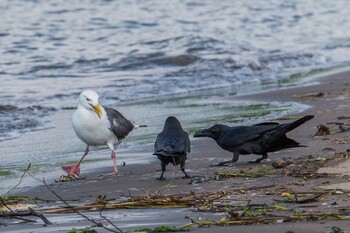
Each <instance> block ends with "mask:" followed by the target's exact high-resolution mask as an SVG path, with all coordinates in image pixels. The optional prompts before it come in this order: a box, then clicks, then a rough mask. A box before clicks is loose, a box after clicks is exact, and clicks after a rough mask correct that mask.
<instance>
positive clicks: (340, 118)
mask: <svg viewBox="0 0 350 233" xmlns="http://www.w3.org/2000/svg"><path fill="white" fill-rule="evenodd" d="M337 119H338V120H348V119H350V116H337Z"/></svg>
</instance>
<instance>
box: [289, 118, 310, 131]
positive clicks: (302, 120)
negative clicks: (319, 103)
mask: <svg viewBox="0 0 350 233" xmlns="http://www.w3.org/2000/svg"><path fill="white" fill-rule="evenodd" d="M312 118H314V116H313V115H307V116H304V117H302V118H300V119H299V120H296V121H294V122H292V123H289V124H286V125H285V127H284V129H285V130H286V132H289V131H291V130H293V129H295V128H297V127H298V126H300V125H302V124H304V123H305V122H307V121H309V120H311V119H312Z"/></svg>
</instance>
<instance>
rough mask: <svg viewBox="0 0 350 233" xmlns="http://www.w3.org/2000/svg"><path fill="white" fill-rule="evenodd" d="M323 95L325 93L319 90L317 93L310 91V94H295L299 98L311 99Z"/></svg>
mask: <svg viewBox="0 0 350 233" xmlns="http://www.w3.org/2000/svg"><path fill="white" fill-rule="evenodd" d="M323 96H325V93H324V92H322V91H321V92H318V93H311V94H306V95H301V96H297V98H298V99H300V100H312V99H316V98H320V97H323Z"/></svg>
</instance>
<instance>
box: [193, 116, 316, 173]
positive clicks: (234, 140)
mask: <svg viewBox="0 0 350 233" xmlns="http://www.w3.org/2000/svg"><path fill="white" fill-rule="evenodd" d="M313 117H314V116H313V115H308V116H304V117H302V118H300V119H298V120H296V121H294V122H291V123H287V124H278V123H276V122H264V123H260V124H257V125H252V126H235V127H229V126H227V125H221V124H216V125H214V126H212V127H210V128H208V129H203V130H200V131H198V132H197V133H195V134H194V135H193V137H210V138H213V139H214V140H215V141H216V143H217V144H218V145H219V146H220V147H221V148H222V149H224V150H227V151H230V152H232V153H233V158H232V160H228V161H223V162H220V163H218V164H214V166H224V165H226V164H229V163H231V164H232V163H235V162H236V161H237V160H238V158H239V155H240V154H242V155H246V154H257V155H262V157H261V158H258V159H256V160H255V161H251V163H260V161H261V160H263V159H266V158H267V156H268V154H267V153H268V152H274V151H278V150H283V149H286V148H292V147H301V145H300V144H299V143H298V142H296V141H294V140H293V139H290V138H288V137H287V136H286V133H288V132H289V131H291V130H293V129H295V128H297V127H298V126H300V125H302V124H304V123H305V122H306V121H308V120H311V119H312V118H313Z"/></svg>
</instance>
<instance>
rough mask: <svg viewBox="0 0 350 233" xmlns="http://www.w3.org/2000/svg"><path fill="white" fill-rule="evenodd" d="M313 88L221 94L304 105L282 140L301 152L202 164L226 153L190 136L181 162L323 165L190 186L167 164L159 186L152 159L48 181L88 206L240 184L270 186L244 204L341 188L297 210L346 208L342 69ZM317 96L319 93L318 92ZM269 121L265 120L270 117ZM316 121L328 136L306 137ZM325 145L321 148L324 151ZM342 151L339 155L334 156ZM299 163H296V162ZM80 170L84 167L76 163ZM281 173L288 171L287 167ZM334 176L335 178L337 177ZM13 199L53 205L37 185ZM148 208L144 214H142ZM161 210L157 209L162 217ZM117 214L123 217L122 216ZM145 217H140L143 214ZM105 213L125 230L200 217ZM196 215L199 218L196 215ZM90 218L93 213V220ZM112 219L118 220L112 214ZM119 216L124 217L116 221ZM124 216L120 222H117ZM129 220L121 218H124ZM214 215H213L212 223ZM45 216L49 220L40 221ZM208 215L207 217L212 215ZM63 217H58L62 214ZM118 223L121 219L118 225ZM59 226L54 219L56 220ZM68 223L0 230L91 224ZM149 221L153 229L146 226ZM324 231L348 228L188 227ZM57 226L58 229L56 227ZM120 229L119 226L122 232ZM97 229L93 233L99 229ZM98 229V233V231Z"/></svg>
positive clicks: (201, 173)
mask: <svg viewBox="0 0 350 233" xmlns="http://www.w3.org/2000/svg"><path fill="white" fill-rule="evenodd" d="M317 81H318V82H319V83H318V84H315V85H312V86H307V87H296V88H288V89H284V90H278V91H269V92H265V93H264V92H262V93H258V94H254V95H245V96H234V97H229V98H232V99H233V100H235V99H244V100H249V99H252V100H260V101H295V102H300V103H303V104H307V105H310V106H311V107H310V108H309V109H307V110H306V111H305V112H302V113H300V114H298V115H295V116H288V117H301V116H303V115H307V114H313V115H315V118H314V119H312V120H310V121H309V122H307V123H306V124H304V125H303V126H301V127H299V128H297V129H295V130H294V131H292V132H290V133H289V134H288V135H289V136H290V137H291V138H293V139H296V140H297V141H299V142H301V143H302V144H304V145H306V146H307V147H301V148H294V149H288V150H283V151H279V152H275V153H270V155H269V158H268V160H264V161H263V162H262V164H248V163H247V162H248V161H249V160H253V159H256V157H257V156H256V155H246V156H241V157H240V159H239V161H238V162H237V163H236V164H235V165H234V166H230V167H220V168H219V167H210V166H209V165H210V164H212V163H213V162H215V161H221V160H226V159H228V158H231V156H232V155H231V153H229V152H226V151H223V150H221V149H220V148H219V147H218V146H217V145H216V143H215V142H214V141H213V140H211V139H197V140H192V151H191V154H190V156H189V158H188V161H187V171H188V173H189V174H190V175H191V176H194V177H209V176H214V174H215V172H218V171H219V172H226V173H239V172H240V171H246V172H247V171H256V170H258V169H266V168H268V169H270V170H273V169H274V168H272V167H271V163H272V160H274V159H276V158H282V157H292V158H293V159H297V158H306V157H307V156H309V155H316V157H318V156H320V157H322V158H330V159H329V161H327V162H323V163H322V165H321V164H316V163H315V164H314V165H310V164H306V163H305V167H303V164H299V165H294V167H293V166H291V168H289V167H286V168H285V169H282V170H278V171H281V174H276V175H269V176H266V177H259V178H247V177H236V178H229V179H223V180H220V181H214V180H211V181H208V182H204V183H200V184H194V185H190V184H188V183H189V181H190V180H188V179H182V176H183V174H182V173H181V172H179V169H178V167H175V168H174V167H172V166H168V171H167V172H166V173H165V177H166V178H167V180H166V181H158V180H156V178H157V177H158V176H159V174H160V163H159V161H158V160H157V159H156V157H154V158H152V163H151V164H147V165H144V164H135V165H128V164H127V165H126V166H125V167H120V174H119V175H118V176H117V177H101V176H100V175H101V174H104V173H108V172H110V171H111V170H112V166H111V167H106V168H101V169H96V170H94V171H92V172H90V173H86V171H84V170H83V173H82V176H86V178H85V179H83V180H77V181H71V182H64V183H62V182H57V183H52V184H50V186H51V188H52V189H54V190H55V191H56V192H57V193H58V194H59V195H60V196H61V197H62V198H64V199H65V200H70V201H71V202H70V203H72V204H77V203H91V202H95V200H96V197H97V196H98V195H107V198H109V199H116V200H120V199H122V198H123V197H125V196H129V195H131V196H138V195H145V194H149V193H152V192H156V191H158V190H162V191H163V192H164V194H176V193H188V192H191V191H194V192H196V193H200V192H204V191H217V190H232V189H239V188H242V189H245V188H247V187H259V186H264V185H272V186H273V187H270V188H267V189H264V188H261V189H257V190H252V191H246V192H245V193H244V194H242V196H241V197H240V198H241V199H244V200H249V201H250V204H263V203H266V204H269V203H272V202H273V199H274V198H276V196H269V195H266V192H267V191H268V192H270V193H281V192H301V191H323V190H330V189H335V188H337V189H340V190H342V191H343V193H342V192H338V194H339V195H332V194H331V193H327V194H326V195H325V196H323V197H322V199H320V200H319V201H318V202H314V203H312V204H311V205H309V207H308V205H304V206H306V207H302V208H304V209H303V210H305V211H309V210H320V211H328V210H330V208H333V209H334V208H338V209H339V208H345V209H346V208H349V206H348V200H349V195H348V193H346V190H350V182H349V179H348V176H344V175H350V169H349V168H350V162H349V160H347V159H346V158H343V157H346V156H347V152H346V150H347V149H349V148H350V145H349V140H350V138H349V136H350V131H348V132H339V129H338V125H336V124H334V123H344V124H345V125H346V124H349V123H350V122H349V119H346V118H347V117H348V116H350V109H349V107H348V102H349V97H350V72H349V71H347V72H340V73H336V74H330V75H326V76H324V77H320V78H318V79H317ZM318 93H322V94H318ZM339 116H344V119H338V117H339ZM271 120H273V119H271ZM291 120H294V118H293V119H292V118H290V119H286V120H281V119H280V120H279V122H281V123H285V122H290V121H291ZM319 124H325V125H327V126H328V127H329V128H330V129H331V131H332V132H333V133H332V134H331V135H327V136H319V137H314V136H313V134H314V133H315V132H316V131H317V126H318V125H319ZM325 148H326V149H325ZM152 150H153V148H152V147H151V146H150V147H148V148H142V151H140V150H139V151H137V150H135V151H128V152H127V153H130V154H135V153H145V151H149V152H150V154H151V152H152ZM341 153H342V156H339V155H340V154H341ZM301 161H302V160H301ZM324 164H326V165H327V166H326V167H322V168H320V170H319V172H322V173H330V174H332V175H329V176H324V177H319V178H318V179H316V178H307V177H293V176H285V175H284V174H282V173H283V171H289V170H291V171H293V170H298V169H299V170H303V169H305V171H308V172H309V171H312V172H313V171H317V169H318V167H319V166H323V165H324ZM82 166H84V164H82ZM288 169H289V170H288ZM336 173H338V174H340V175H337V174H336ZM20 194H23V195H28V196H30V197H37V198H39V199H44V200H57V198H56V197H54V196H53V194H52V193H50V192H48V190H47V188H46V187H44V186H40V187H36V188H35V189H29V190H23V191H21V193H20ZM50 205H57V204H56V203H54V204H50V203H47V204H45V206H50ZM286 206H287V207H291V208H296V207H300V206H298V205H297V204H294V206H291V205H286ZM147 211H148V212H147ZM162 211H163V212H162ZM123 214H124V215H123ZM135 214H139V216H140V217H139V218H136V219H135V218H133V220H132V221H131V220H130V218H132V216H134V215H135ZM148 214H149V215H150V216H152V218H147V215H148ZM73 215H74V214H70V215H66V217H67V218H71V217H72V216H73ZM106 215H110V216H111V219H112V221H113V222H114V223H115V224H116V225H118V226H120V227H122V228H123V227H127V228H134V227H137V226H138V225H142V226H146V224H147V223H149V224H150V226H153V227H154V226H156V225H157V224H156V223H157V222H158V225H162V224H164V223H166V224H168V225H176V226H179V225H181V224H185V223H189V220H188V219H184V217H185V216H186V215H188V216H201V213H198V212H192V210H181V211H180V210H178V211H174V210H169V211H166V212H164V210H160V211H159V212H155V210H153V209H152V210H133V212H130V211H129V210H112V211H106ZM203 215H205V214H204V213H203ZM96 216H98V215H96ZM118 216H119V217H118ZM122 216H124V218H123V217H122ZM125 216H126V217H125ZM128 216H129V220H128V219H127V217H128ZM215 216H216V218H220V217H222V216H223V215H222V214H221V215H220V214H217V215H215ZM215 216H214V218H215ZM47 217H48V218H50V215H48V216H47ZM51 217H52V218H53V219H55V217H56V218H57V215H52V216H51ZM212 217H213V216H212ZM62 218H64V217H62ZM123 219H124V220H123ZM57 222H58V223H60V221H59V220H57ZM78 222H79V221H78V220H77V221H73V222H71V223H62V224H56V225H54V226H50V227H46V228H43V227H41V226H40V225H39V226H38V224H37V225H35V226H33V225H31V226H30V227H29V228H26V227H27V225H30V224H26V225H23V224H22V225H12V226H8V227H6V228H5V227H1V226H0V231H2V232H3V230H5V231H6V232H21V229H22V230H23V228H24V227H25V228H26V229H28V230H29V229H30V228H31V229H32V231H33V232H43V231H45V232H57V231H59V232H66V230H67V229H69V228H71V227H72V226H77V227H79V226H89V225H91V223H88V222H84V221H80V222H79V223H78ZM152 224H153V225H152ZM331 226H338V227H340V228H342V229H343V230H347V231H349V229H350V221H328V220H325V221H315V222H310V221H303V222H295V223H291V222H290V223H279V224H272V225H247V226H244V225H243V226H239V225H238V226H226V227H216V226H211V227H209V228H196V227H194V228H192V231H193V232H214V231H216V232H224V233H225V232H253V231H256V232H270V233H271V232H327V230H329V228H330V227H331ZM64 229H65V230H64ZM123 229H125V228H123ZM99 232H100V231H99ZM101 232H104V231H103V230H101Z"/></svg>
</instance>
